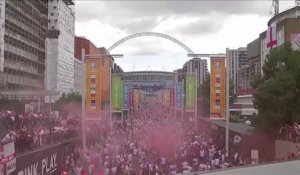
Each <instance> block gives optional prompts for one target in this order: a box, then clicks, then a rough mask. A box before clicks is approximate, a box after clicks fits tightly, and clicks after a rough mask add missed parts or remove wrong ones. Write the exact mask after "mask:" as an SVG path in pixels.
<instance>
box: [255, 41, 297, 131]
mask: <svg viewBox="0 0 300 175" xmlns="http://www.w3.org/2000/svg"><path fill="white" fill-rule="evenodd" d="M263 73H264V74H263V76H262V77H261V78H257V79H256V80H255V81H254V82H253V83H252V86H253V89H254V93H253V96H254V106H255V107H256V108H257V109H258V116H257V121H256V129H257V131H261V132H265V133H270V134H271V133H275V132H276V131H277V129H278V128H279V127H280V126H281V125H284V124H292V123H293V122H300V52H299V51H296V50H293V49H292V48H291V45H290V43H286V44H284V45H282V46H280V47H277V48H275V49H273V50H272V51H271V52H270V54H269V55H267V58H266V61H265V64H264V66H263Z"/></svg>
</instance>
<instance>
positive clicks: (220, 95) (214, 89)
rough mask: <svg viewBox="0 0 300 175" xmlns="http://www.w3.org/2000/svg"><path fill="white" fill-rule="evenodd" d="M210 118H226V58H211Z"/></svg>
mask: <svg viewBox="0 0 300 175" xmlns="http://www.w3.org/2000/svg"><path fill="white" fill-rule="evenodd" d="M210 71H211V75H210V118H211V119H225V96H226V95H225V58H224V57H211V58H210Z"/></svg>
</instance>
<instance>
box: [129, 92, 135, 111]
mask: <svg viewBox="0 0 300 175" xmlns="http://www.w3.org/2000/svg"><path fill="white" fill-rule="evenodd" d="M129 106H130V108H133V107H134V89H132V88H131V89H129Z"/></svg>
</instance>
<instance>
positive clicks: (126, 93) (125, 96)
mask: <svg viewBox="0 0 300 175" xmlns="http://www.w3.org/2000/svg"><path fill="white" fill-rule="evenodd" d="M129 88H130V85H129V84H127V83H124V82H123V110H124V109H126V110H128V109H129V103H130V99H129Z"/></svg>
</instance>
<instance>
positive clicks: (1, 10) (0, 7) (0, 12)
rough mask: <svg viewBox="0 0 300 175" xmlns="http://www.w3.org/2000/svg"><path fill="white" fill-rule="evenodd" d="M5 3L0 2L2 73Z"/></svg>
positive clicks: (0, 65) (0, 63)
mask: <svg viewBox="0 0 300 175" xmlns="http://www.w3.org/2000/svg"><path fill="white" fill-rule="evenodd" d="M4 33H5V1H0V72H3V71H4Z"/></svg>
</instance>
